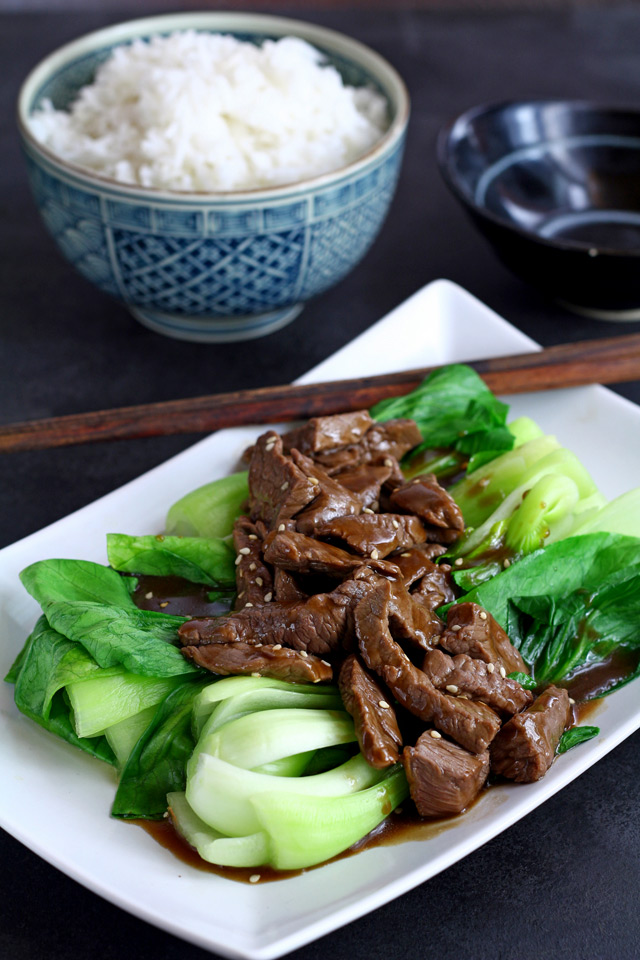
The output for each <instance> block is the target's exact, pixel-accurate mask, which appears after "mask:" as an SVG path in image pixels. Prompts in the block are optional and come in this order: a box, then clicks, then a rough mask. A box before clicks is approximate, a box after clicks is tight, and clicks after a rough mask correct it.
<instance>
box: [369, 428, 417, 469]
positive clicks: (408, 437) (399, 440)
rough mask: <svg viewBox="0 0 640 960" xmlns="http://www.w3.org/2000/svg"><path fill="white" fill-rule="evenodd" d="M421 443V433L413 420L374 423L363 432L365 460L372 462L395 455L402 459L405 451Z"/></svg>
mask: <svg viewBox="0 0 640 960" xmlns="http://www.w3.org/2000/svg"><path fill="white" fill-rule="evenodd" d="M419 443H422V434H421V433H420V430H419V428H418V424H417V423H416V422H415V420H387V421H385V423H375V424H374V425H373V426H372V427H371V429H370V430H368V431H367V433H366V434H365V437H364V440H363V444H364V446H365V447H366V450H367V454H368V456H367V461H368V462H369V463H372V462H373V461H375V460H378V459H379V458H380V457H395V459H396V460H402V458H403V457H404V455H405V453H408V452H409V450H412V449H413V448H414V447H417V446H418V444H419Z"/></svg>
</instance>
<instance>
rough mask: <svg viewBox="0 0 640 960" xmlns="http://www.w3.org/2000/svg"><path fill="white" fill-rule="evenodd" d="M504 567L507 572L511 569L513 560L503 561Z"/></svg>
mask: <svg viewBox="0 0 640 960" xmlns="http://www.w3.org/2000/svg"><path fill="white" fill-rule="evenodd" d="M502 566H503V567H504V568H505V570H506V568H507V567H510V566H511V560H503V561H502Z"/></svg>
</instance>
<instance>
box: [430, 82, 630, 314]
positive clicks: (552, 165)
mask: <svg viewBox="0 0 640 960" xmlns="http://www.w3.org/2000/svg"><path fill="white" fill-rule="evenodd" d="M438 162H439V165H440V170H441V172H442V174H443V176H444V179H445V181H446V183H447V184H448V186H449V187H450V188H451V190H452V191H453V193H454V194H455V196H456V197H457V198H458V199H459V200H460V201H461V203H462V204H463V206H464V207H465V208H466V210H467V211H468V212H469V214H470V215H471V217H472V219H473V220H474V222H475V223H476V224H477V226H478V227H479V228H480V230H481V231H482V233H483V234H484V235H485V237H486V238H487V239H488V240H489V241H490V243H491V244H492V245H493V247H494V248H495V250H496V252H497V254H498V255H499V257H500V258H501V260H502V261H503V263H504V264H505V265H506V266H507V267H508V268H509V269H510V270H512V271H513V272H514V273H515V274H517V275H518V276H519V277H521V278H522V279H523V280H526V281H528V282H529V283H531V284H533V285H534V286H535V287H537V288H539V289H541V290H542V291H544V292H545V293H546V294H548V295H550V296H551V297H553V298H554V299H556V300H560V301H562V302H563V303H564V304H565V305H566V306H569V307H571V308H573V309H576V310H577V311H578V312H581V313H586V314H588V315H591V316H596V317H601V318H603V319H608V320H638V319H640V112H638V113H637V112H634V111H633V110H626V109H619V110H618V109H607V108H604V107H599V106H597V105H595V104H591V103H583V102H570V101H531V102H523V101H519V102H512V103H499V104H492V105H488V106H480V107H475V108H473V109H472V110H469V111H467V112H466V113H464V114H462V116H460V117H458V119H457V120H455V121H454V122H453V123H452V124H451V125H450V126H448V127H447V128H445V129H444V130H442V131H441V133H440V137H439V140H438Z"/></svg>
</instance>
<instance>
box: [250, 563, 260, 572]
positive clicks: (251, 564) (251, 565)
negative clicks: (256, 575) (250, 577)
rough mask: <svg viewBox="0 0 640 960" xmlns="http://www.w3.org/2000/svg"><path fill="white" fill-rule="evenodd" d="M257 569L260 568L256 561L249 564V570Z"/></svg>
mask: <svg viewBox="0 0 640 960" xmlns="http://www.w3.org/2000/svg"><path fill="white" fill-rule="evenodd" d="M257 569H258V568H257V567H256V565H255V563H250V564H249V570H252V571H253V570H257Z"/></svg>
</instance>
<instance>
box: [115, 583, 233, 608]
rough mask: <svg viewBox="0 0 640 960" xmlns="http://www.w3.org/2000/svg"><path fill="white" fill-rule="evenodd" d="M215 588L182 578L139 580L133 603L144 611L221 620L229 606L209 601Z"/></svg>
mask: <svg viewBox="0 0 640 960" xmlns="http://www.w3.org/2000/svg"><path fill="white" fill-rule="evenodd" d="M211 592H212V588H211V587H207V586H205V585H204V584H199V583H191V581H190V580H183V579H182V577H154V576H139V577H138V585H137V587H136V589H135V590H134V592H133V602H134V603H135V605H136V606H137V607H139V608H140V610H156V611H159V612H160V613H170V614H172V615H173V616H179V617H217V616H219V615H220V614H221V613H227V612H228V610H229V603H221V602H219V601H215V600H214V601H211V600H209V594H210V593H211Z"/></svg>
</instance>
